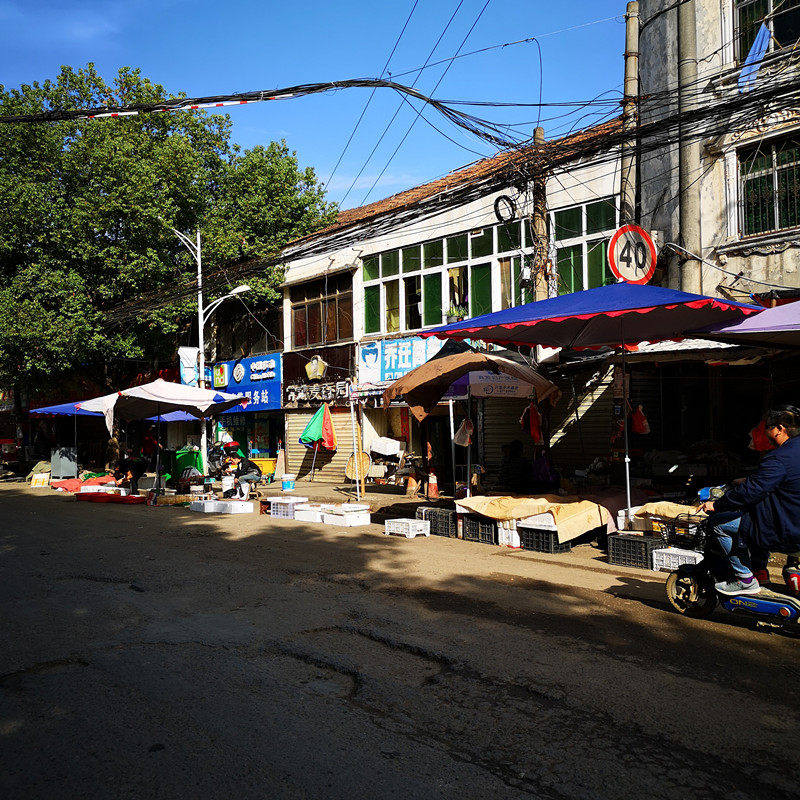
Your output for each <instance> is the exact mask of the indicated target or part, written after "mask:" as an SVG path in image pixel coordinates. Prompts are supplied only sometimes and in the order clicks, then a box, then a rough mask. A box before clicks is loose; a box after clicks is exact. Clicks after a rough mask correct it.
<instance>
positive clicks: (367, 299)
mask: <svg viewBox="0 0 800 800" xmlns="http://www.w3.org/2000/svg"><path fill="white" fill-rule="evenodd" d="M380 330H381V287H380V286H365V287H364V331H365V332H366V333H380Z"/></svg>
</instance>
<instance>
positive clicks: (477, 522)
mask: <svg viewBox="0 0 800 800" xmlns="http://www.w3.org/2000/svg"><path fill="white" fill-rule="evenodd" d="M462 531H463V534H464V541H466V542H483V544H497V526H496V525H495V524H494V522H485V521H484V520H483V519H481V518H479V517H474V516H472V515H471V514H468V515H467V516H465V517H464V525H463V528H462Z"/></svg>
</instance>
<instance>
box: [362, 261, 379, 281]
mask: <svg viewBox="0 0 800 800" xmlns="http://www.w3.org/2000/svg"><path fill="white" fill-rule="evenodd" d="M362 273H363V276H364V280H365V281H374V280H377V279H378V278H380V276H381V262H380V259H379V257H378V256H367V257H366V258H365V259H364V260H363V269H362Z"/></svg>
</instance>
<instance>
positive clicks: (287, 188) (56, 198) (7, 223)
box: [0, 64, 335, 392]
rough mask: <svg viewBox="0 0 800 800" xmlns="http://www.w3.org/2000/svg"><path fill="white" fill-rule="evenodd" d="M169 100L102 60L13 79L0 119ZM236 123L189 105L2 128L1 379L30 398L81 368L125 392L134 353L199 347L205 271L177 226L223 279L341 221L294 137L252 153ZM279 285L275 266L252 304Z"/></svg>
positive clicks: (1, 95)
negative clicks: (294, 146)
mask: <svg viewBox="0 0 800 800" xmlns="http://www.w3.org/2000/svg"><path fill="white" fill-rule="evenodd" d="M164 99H167V94H166V92H165V90H164V88H163V87H162V86H159V85H157V84H154V83H151V82H150V81H149V80H147V79H146V78H143V77H142V76H141V75H140V73H139V71H138V70H131V69H129V68H124V69H122V70H120V71H119V73H118V75H117V76H116V77H115V79H114V81H113V83H112V84H111V85H108V84H106V83H105V82H104V81H103V80H102V78H101V77H100V76H99V75H98V74H97V73H96V71H95V69H94V66H93V65H91V64H90V65H88V66H87V67H86V69H80V70H78V71H74V70H72V69H71V68H69V67H63V68H62V71H61V73H60V75H59V76H58V77H57V78H56V80H55V81H45V82H43V83H42V84H38V83H34V84H31V85H25V86H22V87H21V88H19V89H8V90H7V89H6V88H5V87H2V86H0V116H10V115H18V114H32V113H39V112H42V111H48V110H54V109H80V108H92V107H97V106H100V105H111V106H122V105H129V104H133V103H158V102H160V101H163V100H164ZM230 130H231V126H230V121H229V119H228V118H227V117H225V116H220V115H215V114H206V113H203V112H187V111H179V112H159V113H150V114H140V115H137V116H124V117H117V118H101V119H94V120H72V121H60V122H47V123H10V124H0V208H2V209H3V211H4V218H3V225H2V226H0V385H4V386H6V387H11V386H16V387H18V388H20V389H23V390H26V391H28V392H32V391H36V390H37V389H43V388H47V387H49V386H50V385H52V384H53V383H55V382H57V381H59V380H60V379H61V376H62V375H63V374H64V373H66V372H68V371H70V370H74V369H76V368H78V367H80V369H81V370H82V371H83V372H84V373H87V374H88V375H89V376H90V377H92V378H93V379H94V380H96V381H98V382H101V383H105V384H106V385H108V386H109V387H114V386H118V385H120V383H121V382H123V381H124V380H125V379H126V378H127V377H128V376H129V374H130V372H131V371H134V370H132V369H131V364H132V360H136V359H141V360H147V361H156V360H158V359H165V358H169V356H170V354H171V353H173V352H174V350H175V348H176V346H177V345H178V344H184V343H186V342H187V341H189V340H188V335H189V330H190V327H191V325H192V324H193V321H194V318H195V313H196V290H195V272H196V267H195V263H194V261H193V259H192V258H191V256H190V255H189V254H188V253H187V252H186V250H185V249H184V248H183V247H182V245H181V244H180V242H179V241H178V239H177V238H176V237H175V236H174V234H173V233H172V230H171V229H172V228H176V229H179V230H183V231H187V232H190V231H194V230H196V229H197V228H198V227H199V228H200V229H201V231H203V237H204V241H203V263H204V273H205V272H207V273H208V274H209V275H210V276H213V275H214V274H215V273H216V274H222V268H223V267H224V266H225V265H226V264H227V263H228V262H231V261H239V260H242V259H252V258H260V257H264V256H267V255H269V254H272V253H274V252H276V249H278V248H280V246H281V244H283V243H285V242H286V241H287V240H289V239H291V238H294V237H296V236H299V235H303V234H304V233H308V232H310V231H312V230H314V229H315V227H316V226H319V225H321V224H324V223H326V222H327V221H328V220H330V219H331V218H332V214H334V213H335V207H333V206H331V205H330V204H327V203H325V201H324V196H323V192H322V190H321V189H320V187H319V186H318V185H317V183H316V180H315V178H314V174H313V171H311V170H305V171H300V170H299V168H298V165H297V160H296V158H295V156H294V154H290V153H289V151H288V150H287V148H286V145H285V143H281V144H280V145H278V144H274V143H273V144H270V145H269V146H268V147H266V148H261V147H259V148H255V149H254V150H253V151H251V152H245V153H244V154H243V155H241V154H240V153H239V151H238V148H236V147H234V146H231V144H230V141H229V140H230ZM281 279H282V274H280V272H279V271H278V270H276V269H267V270H265V271H264V273H263V275H260V276H259V277H258V279H257V280H254V281H248V282H250V283H252V284H255V285H256V286H257V288H258V292H257V293H256V297H255V298H254V299H256V300H257V299H258V298H259V297H260V298H261V299H262V301H264V302H266V301H268V300H274V299H275V298H276V293H275V290H274V286H275V284H276V283H277V282H279V281H280V280H281ZM209 289H210V290H211V292H213V290H214V283H213V280H212V281H211V283H210V285H209ZM219 291H221V292H222V293H224V291H225V287H224V285H220V286H219ZM211 292H210V293H209V295H210V296H208V297H207V299H213V294H212V293H211Z"/></svg>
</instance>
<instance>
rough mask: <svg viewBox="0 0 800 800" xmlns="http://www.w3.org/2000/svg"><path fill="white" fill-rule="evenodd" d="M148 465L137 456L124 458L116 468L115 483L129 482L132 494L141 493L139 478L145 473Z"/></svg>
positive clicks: (118, 484) (119, 484)
mask: <svg viewBox="0 0 800 800" xmlns="http://www.w3.org/2000/svg"><path fill="white" fill-rule="evenodd" d="M146 468H147V465H146V464H145V463H144V461H140V460H139V459H136V458H123V459H122V460H121V461H119V463H118V464H117V466H116V468H115V469H114V473H113V474H114V483H116V484H117V486H121V485H123V484H125V483H127V484H128V487H129V488H130V491H131V494H132V495H138V494H139V478H141V477H142V475H144V473H145V471H146Z"/></svg>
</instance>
